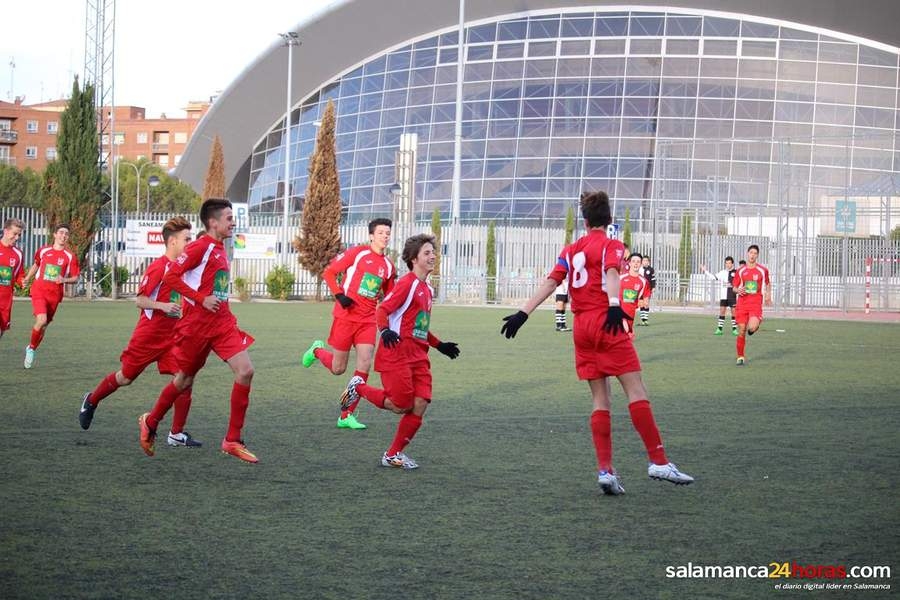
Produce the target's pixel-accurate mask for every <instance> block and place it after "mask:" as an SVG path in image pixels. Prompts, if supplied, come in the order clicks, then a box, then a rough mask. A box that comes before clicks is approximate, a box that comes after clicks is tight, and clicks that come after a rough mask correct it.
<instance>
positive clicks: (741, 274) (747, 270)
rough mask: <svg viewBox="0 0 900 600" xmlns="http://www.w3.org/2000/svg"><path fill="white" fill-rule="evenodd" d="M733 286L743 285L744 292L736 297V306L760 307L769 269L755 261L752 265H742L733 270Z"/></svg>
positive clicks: (767, 284) (767, 281)
mask: <svg viewBox="0 0 900 600" xmlns="http://www.w3.org/2000/svg"><path fill="white" fill-rule="evenodd" d="M731 283H732V285H733V286H734V287H740V286H741V285H743V286H744V293H743V294H739V295H738V297H737V306H738V307H741V306H746V307H757V308H762V305H763V286H766V288H768V286H769V269H767V268H766V267H764V266H763V265H761V264H759V263H756V265H754V266H753V267H749V266H747V265H744V266H743V267H741V268H740V269H738V270H737V272H735V274H734V277H733V278H732V280H731Z"/></svg>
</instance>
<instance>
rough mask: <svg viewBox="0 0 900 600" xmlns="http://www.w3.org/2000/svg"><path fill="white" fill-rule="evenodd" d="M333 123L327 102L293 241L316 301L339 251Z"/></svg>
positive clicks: (330, 109) (330, 103)
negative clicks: (313, 285)
mask: <svg viewBox="0 0 900 600" xmlns="http://www.w3.org/2000/svg"><path fill="white" fill-rule="evenodd" d="M334 123H335V118H334V102H332V101H331V100H329V101H328V104H327V106H326V107H325V114H324V115H323V116H322V125H321V126H320V127H319V133H318V135H317V136H316V149H315V151H313V154H312V156H311V157H310V159H309V183H308V184H307V186H306V200H305V202H304V203H303V224H302V225H301V235H299V236H297V237H295V238H294V247H295V248H296V249H297V251H298V253H299V255H300V256H299V260H300V264H301V265H303V268H304V269H306V270H307V271H309V272H310V273H311V274H312V275H314V276H315V278H316V300H321V299H322V272H323V271H324V270H325V267H326V266H328V263H329V262H330V261H331V259H332V258H334V256H335V255H336V254H337V253H338V252H339V251H340V249H341V232H340V225H341V208H342V205H341V185H340V182H339V180H338V173H337V160H336V158H335V149H334V148H335V146H334Z"/></svg>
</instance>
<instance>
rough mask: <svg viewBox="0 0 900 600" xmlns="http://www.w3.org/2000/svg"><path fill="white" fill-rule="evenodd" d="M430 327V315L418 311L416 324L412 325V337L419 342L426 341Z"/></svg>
mask: <svg viewBox="0 0 900 600" xmlns="http://www.w3.org/2000/svg"><path fill="white" fill-rule="evenodd" d="M430 325H431V315H430V314H428V313H427V312H425V311H424V310H420V311H419V314H417V315H416V322H415V324H414V325H413V331H412V334H413V337H414V338H416V339H420V340H427V339H428V327H429V326H430Z"/></svg>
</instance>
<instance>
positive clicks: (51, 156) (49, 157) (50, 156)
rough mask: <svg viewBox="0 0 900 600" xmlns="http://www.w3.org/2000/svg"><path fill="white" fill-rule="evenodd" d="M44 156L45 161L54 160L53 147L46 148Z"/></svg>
mask: <svg viewBox="0 0 900 600" xmlns="http://www.w3.org/2000/svg"><path fill="white" fill-rule="evenodd" d="M46 156H47V160H56V148H55V147H54V146H51V147H49V148H47V153H46Z"/></svg>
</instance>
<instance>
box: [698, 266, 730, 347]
mask: <svg viewBox="0 0 900 600" xmlns="http://www.w3.org/2000/svg"><path fill="white" fill-rule="evenodd" d="M700 270H701V271H702V272H703V273H705V274H706V276H707V277H711V278H712V279H715V280H716V281H717V282H719V316H718V318H717V320H716V331H715V333H713V335H723V333H722V332H723V330H724V329H725V310H726V309H730V310H731V333H732V334H733V335H737V334H738V327H737V321H736V320H735V319H734V305H735V303H736V302H737V294H735V293H734V286H733V285H732V279H733V278H734V274H735V273H736V270H735V268H734V259H733V258H731V257H730V256H726V257H725V268H724V269H722V270H721V271H719V272H718V273H710V272H709V270H707V268H706V265H700Z"/></svg>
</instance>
